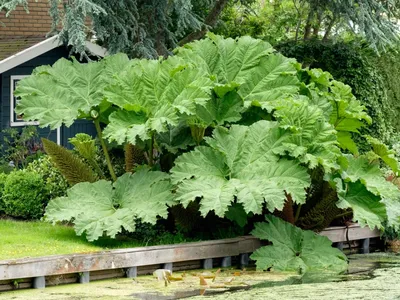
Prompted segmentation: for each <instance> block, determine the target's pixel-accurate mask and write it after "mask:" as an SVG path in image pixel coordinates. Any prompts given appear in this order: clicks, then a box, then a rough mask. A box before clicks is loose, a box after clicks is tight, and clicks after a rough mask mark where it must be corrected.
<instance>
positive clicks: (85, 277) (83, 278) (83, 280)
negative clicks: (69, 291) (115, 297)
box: [79, 272, 90, 283]
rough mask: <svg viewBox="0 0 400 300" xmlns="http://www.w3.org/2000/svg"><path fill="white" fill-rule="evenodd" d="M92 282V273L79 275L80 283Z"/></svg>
mask: <svg viewBox="0 0 400 300" xmlns="http://www.w3.org/2000/svg"><path fill="white" fill-rule="evenodd" d="M89 282H90V273H89V272H82V273H80V274H79V283H89Z"/></svg>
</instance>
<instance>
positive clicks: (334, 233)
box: [320, 224, 380, 243]
mask: <svg viewBox="0 0 400 300" xmlns="http://www.w3.org/2000/svg"><path fill="white" fill-rule="evenodd" d="M348 230H349V233H348V236H349V240H350V241H356V240H363V239H366V238H374V237H379V236H380V232H379V230H377V229H375V230H371V229H369V228H368V227H364V228H361V227H360V226H359V225H357V224H355V225H351V226H349V227H348ZM346 232H347V228H346V227H345V226H337V227H329V228H327V229H325V230H323V231H322V232H320V235H323V236H326V237H327V238H328V239H330V240H331V241H332V242H333V243H340V242H346V241H347V238H346Z"/></svg>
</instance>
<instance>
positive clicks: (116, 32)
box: [0, 0, 254, 58]
mask: <svg viewBox="0 0 400 300" xmlns="http://www.w3.org/2000/svg"><path fill="white" fill-rule="evenodd" d="M30 1H33V0H0V11H1V10H4V11H6V12H7V14H10V13H12V11H13V10H14V9H15V8H16V7H17V6H19V5H22V6H24V7H25V9H26V11H27V12H28V11H29V2H30ZM35 1H48V2H49V4H50V10H49V13H50V15H51V17H52V19H53V26H52V33H56V32H58V29H60V28H61V30H60V32H59V34H60V36H61V38H62V39H63V40H64V41H65V42H66V43H68V44H69V45H72V47H73V51H74V52H78V53H83V52H84V51H85V41H86V40H87V38H88V35H89V36H91V37H96V39H97V40H98V41H99V43H101V44H103V45H104V46H105V47H106V48H107V49H108V51H109V52H110V53H116V52H125V53H127V54H128V55H130V56H131V57H145V58H155V57H157V56H158V55H164V56H165V55H169V54H170V51H171V49H173V48H175V47H176V46H177V45H178V44H182V43H186V42H190V41H192V40H195V39H199V38H201V37H202V36H204V34H205V33H206V31H207V30H208V29H209V28H211V27H213V26H214V25H215V24H216V22H217V20H218V18H219V16H220V14H221V12H222V10H223V9H224V8H225V7H226V6H227V5H230V4H234V3H235V2H241V3H243V4H248V3H252V2H254V0H35ZM88 20H91V22H88ZM88 23H91V26H90V27H88ZM180 40H182V43H179V41H180Z"/></svg>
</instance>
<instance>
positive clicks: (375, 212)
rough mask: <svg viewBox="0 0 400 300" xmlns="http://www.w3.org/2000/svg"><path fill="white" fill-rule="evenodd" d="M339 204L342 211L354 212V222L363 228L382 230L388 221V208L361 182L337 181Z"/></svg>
mask: <svg viewBox="0 0 400 300" xmlns="http://www.w3.org/2000/svg"><path fill="white" fill-rule="evenodd" d="M336 188H337V191H338V197H339V202H338V203H337V206H338V207H339V208H342V209H346V208H351V209H352V210H353V217H354V221H357V222H358V223H359V224H360V225H361V226H366V225H367V226H368V227H369V228H371V229H373V228H375V227H377V228H382V223H383V222H384V221H385V220H386V219H387V212H386V206H385V204H384V203H383V202H382V201H381V197H379V196H376V195H374V194H373V193H371V192H369V191H368V190H367V189H366V187H365V186H364V185H363V184H362V183H361V182H360V181H357V182H355V183H353V182H348V183H344V185H343V184H342V182H341V180H340V179H339V180H337V179H336Z"/></svg>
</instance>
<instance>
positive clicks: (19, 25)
mask: <svg viewBox="0 0 400 300" xmlns="http://www.w3.org/2000/svg"><path fill="white" fill-rule="evenodd" d="M29 9H30V13H29V15H28V14H26V12H25V11H24V10H23V8H22V7H21V8H18V9H17V11H15V12H13V13H12V14H11V16H10V17H9V18H5V15H4V12H3V13H0V21H2V22H3V23H4V24H5V27H2V26H0V131H2V130H4V129H6V128H9V127H16V128H22V127H23V126H27V125H38V124H37V123H36V122H25V121H23V120H22V118H21V116H18V115H16V113H15V112H14V108H15V106H16V103H17V101H18V99H16V98H15V97H14V95H13V91H14V89H15V87H16V84H17V83H18V81H19V80H21V79H22V78H23V77H26V76H29V75H30V74H31V73H32V71H33V70H34V69H35V68H36V67H38V66H41V65H52V64H54V63H55V62H56V61H57V60H58V59H60V58H63V57H64V58H68V57H69V54H70V50H69V49H68V47H66V46H64V45H63V44H62V43H61V42H60V40H59V39H58V36H53V37H46V35H47V33H48V32H49V31H50V26H51V20H50V17H49V15H48V3H47V2H46V3H43V2H35V1H30V6H29ZM86 46H87V50H88V51H89V52H91V53H92V54H93V55H95V56H98V57H103V56H104V55H105V54H106V51H105V49H104V48H102V47H100V46H98V45H96V44H93V43H91V42H87V43H86ZM38 132H39V134H40V136H41V137H46V138H49V139H51V140H53V141H54V142H57V143H58V144H60V145H63V146H69V145H68V138H70V137H73V136H74V135H75V134H76V133H79V132H85V133H88V134H91V135H95V129H94V126H93V124H91V123H90V122H87V121H83V120H82V121H81V120H78V121H76V122H75V123H74V124H73V125H72V126H71V127H69V128H66V127H62V128H59V129H58V130H50V129H49V128H38ZM0 140H2V139H1V138H0Z"/></svg>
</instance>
